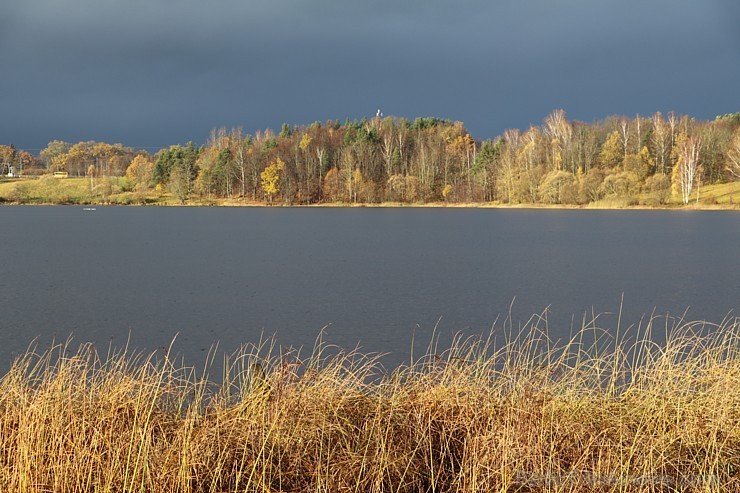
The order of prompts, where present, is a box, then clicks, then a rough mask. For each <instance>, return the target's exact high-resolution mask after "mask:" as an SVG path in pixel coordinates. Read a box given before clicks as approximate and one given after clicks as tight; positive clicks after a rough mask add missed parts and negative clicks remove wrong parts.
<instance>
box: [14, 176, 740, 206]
mask: <svg viewBox="0 0 740 493" xmlns="http://www.w3.org/2000/svg"><path fill="white" fill-rule="evenodd" d="M0 203H7V204H59V205H75V204H79V205H83V204H84V205H183V204H181V202H180V200H178V199H177V198H176V197H174V196H173V195H172V194H171V193H168V192H165V191H156V190H145V191H132V190H129V185H128V183H127V182H126V180H125V179H123V178H117V177H105V178H97V179H96V180H95V181H94V182H93V184H92V186H91V183H90V179H89V178H66V179H54V178H51V177H42V178H30V179H18V178H15V179H7V178H0ZM184 205H193V206H229V207H238V206H267V205H269V204H267V203H266V202H258V201H253V200H247V199H241V198H215V197H214V198H208V197H199V196H197V195H193V196H192V197H191V198H190V199H188V201H187V202H186V204H184ZM275 205H287V204H275ZM292 205H303V204H292ZM312 206H321V207H353V206H354V207H358V206H360V207H537V208H594V209H627V208H637V209H674V208H689V209H740V181H736V182H731V183H721V184H714V185H707V186H704V187H702V188H701V190H700V200H699V202H696V199H695V198H694V199H693V200H692V201H691V202H690V203H689V204H688V205H686V206H684V205H683V204H681V203H680V200H679V198H678V197H672V198H670V199H669V200H668V202H666V203H662V202H661V201H660V200H659V199H658V197H657V195H656V194H655V193H650V192H644V193H641V194H639V195H638V196H635V197H613V198H608V199H601V200H598V201H596V202H591V203H589V204H585V205H560V204H555V205H553V204H540V203H538V204H505V203H499V202H475V203H456V202H430V203H422V202H419V203H398V202H384V203H380V204H376V203H372V204H362V203H359V204H358V203H352V204H348V203H322V204H312Z"/></svg>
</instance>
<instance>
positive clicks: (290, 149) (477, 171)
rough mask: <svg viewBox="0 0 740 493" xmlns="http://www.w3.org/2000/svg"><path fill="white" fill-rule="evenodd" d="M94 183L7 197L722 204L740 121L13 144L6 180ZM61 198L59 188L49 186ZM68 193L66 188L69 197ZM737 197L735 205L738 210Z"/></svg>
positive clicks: (737, 167)
mask: <svg viewBox="0 0 740 493" xmlns="http://www.w3.org/2000/svg"><path fill="white" fill-rule="evenodd" d="M52 172H64V173H68V174H69V175H70V176H72V177H78V178H83V177H84V179H85V180H86V181H87V185H88V186H89V192H88V193H82V192H77V191H75V192H69V193H65V192H59V191H55V190H46V192H44V191H43V190H41V189H43V187H40V188H41V189H40V188H34V187H30V186H28V185H27V184H26V183H18V184H16V185H15V186H13V187H10V188H7V189H5V190H4V191H0V198H1V199H3V200H4V201H6V202H12V203H39V202H45V203H78V202H85V203H111V202H112V203H169V202H171V201H172V202H176V203H180V204H185V203H195V204H224V203H252V204H289V205H292V204H337V203H340V204H387V203H398V204H430V203H432V204H442V203H444V204H482V203H485V204H505V205H520V204H525V205H532V204H536V205H540V204H543V205H559V206H560V205H565V206H591V205H594V204H595V205H597V206H600V207H624V206H651V207H663V206H674V205H676V204H682V205H688V204H690V203H691V204H705V205H709V206H715V205H717V204H722V203H723V202H722V200H721V199H720V197H721V196H722V194H707V193H705V192H707V191H708V190H709V189H710V187H714V186H719V185H733V184H735V185H737V184H738V183H740V113H733V114H728V115H724V116H721V117H717V118H716V119H715V120H713V121H697V120H695V119H693V118H690V117H688V116H677V115H675V114H674V113H669V114H667V115H666V116H663V115H662V114H661V113H655V114H654V115H652V116H651V117H647V118H646V117H641V116H639V115H637V116H635V117H629V118H628V117H609V118H607V119H605V120H603V121H599V122H595V123H582V122H577V121H569V120H568V119H567V118H566V115H565V112H564V111H562V110H556V111H554V112H552V113H551V114H550V115H548V116H547V117H546V118H545V119H544V122H543V124H542V125H540V126H531V127H530V128H529V129H527V130H525V131H521V130H516V129H514V130H507V131H506V132H504V134H503V135H502V136H498V137H495V138H492V139H484V140H479V139H475V138H474V137H473V136H471V135H470V134H469V133H468V131H467V129H466V128H465V125H464V124H463V123H461V122H451V121H448V120H442V119H438V118H417V119H415V120H413V121H412V120H407V119H404V118H392V117H386V118H383V117H381V116H380V115H379V116H377V117H375V118H371V119H363V120H360V121H353V122H350V121H346V122H344V123H343V124H342V123H340V122H339V121H327V122H325V123H320V122H316V123H313V124H311V125H308V126H300V127H299V126H293V127H291V126H289V125H287V124H286V125H283V128H282V130H281V131H280V132H279V133H277V134H276V133H274V132H272V131H271V130H269V129H268V130H265V131H258V132H256V133H255V134H254V135H247V134H244V133H243V132H242V131H241V130H240V129H231V130H227V129H220V130H214V131H213V132H212V134H211V136H210V137H209V138H208V140H207V142H206V144H205V145H203V146H201V147H196V146H195V145H193V144H192V143H189V144H187V145H184V146H183V145H174V146H171V147H169V148H166V149H160V150H159V151H157V152H156V153H154V154H153V155H152V154H150V153H149V152H147V151H144V150H139V151H137V150H135V149H132V148H128V147H124V146H123V145H121V144H107V143H102V142H93V141H90V142H79V143H77V144H72V143H68V142H62V141H52V142H50V143H49V145H48V146H47V148H45V149H43V150H42V151H41V152H40V154H39V156H38V157H36V156H32V155H31V154H29V153H27V152H24V151H21V150H17V149H15V148H13V147H12V146H7V145H0V174H3V175H7V174H10V175H21V176H23V177H28V176H40V175H46V176H49V174H50V173H52ZM47 188H48V187H47ZM58 188H61V187H58ZM735 195H736V194H735V193H734V192H732V191H731V192H730V193H729V194H728V195H727V196H726V197H727V200H726V203H727V205H728V206H730V207H734V204H735V202H736V197H735Z"/></svg>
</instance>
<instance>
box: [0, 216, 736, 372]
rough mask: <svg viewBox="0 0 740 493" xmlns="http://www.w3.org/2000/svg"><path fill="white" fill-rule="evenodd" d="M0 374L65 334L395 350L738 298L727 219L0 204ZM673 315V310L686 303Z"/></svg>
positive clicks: (632, 318)
mask: <svg viewBox="0 0 740 493" xmlns="http://www.w3.org/2000/svg"><path fill="white" fill-rule="evenodd" d="M0 240H1V241H0V253H1V254H2V260H0V289H1V293H2V295H1V296H2V306H1V308H0V369H2V370H3V371H5V370H6V369H7V368H8V366H9V362H10V361H11V358H13V356H14V355H17V354H18V353H20V352H23V351H24V350H25V349H26V348H27V347H28V344H29V343H30V342H31V341H32V340H34V339H37V340H38V341H39V342H40V343H41V344H42V345H44V344H48V343H50V342H51V341H53V340H56V341H60V340H64V339H66V338H67V337H69V335H70V334H73V335H74V341H75V343H81V342H88V341H89V342H94V343H96V344H97V345H98V347H99V348H100V347H102V349H103V350H104V349H105V348H107V347H108V345H109V344H113V345H115V346H121V345H124V344H126V342H127V341H130V345H131V346H133V347H136V348H139V349H144V350H154V349H157V348H160V347H164V346H168V345H169V343H170V342H171V341H172V339H173V337H175V335H176V334H178V335H177V339H176V341H175V344H174V348H175V350H176V351H177V352H178V353H179V354H182V355H183V356H184V357H185V359H186V362H188V363H190V364H196V365H198V364H201V363H202V362H203V359H204V358H205V354H207V352H208V350H209V349H210V348H211V347H212V345H213V344H214V343H216V342H217V341H218V342H219V351H220V352H231V351H233V350H235V349H236V348H238V347H239V345H241V344H244V343H250V342H257V341H258V340H259V339H260V337H264V336H272V335H274V336H275V337H276V340H277V341H278V343H279V344H282V345H285V346H294V347H300V346H304V347H306V346H308V347H309V348H310V347H311V346H312V345H313V342H314V340H315V339H316V337H317V335H318V334H319V333H320V331H321V330H322V328H325V336H324V339H325V340H326V341H328V342H330V343H333V344H337V345H339V346H342V347H348V348H352V347H355V346H357V345H358V344H359V345H360V346H361V348H362V350H363V351H368V352H384V353H385V352H390V353H391V355H390V356H389V359H388V361H390V362H391V364H394V363H396V362H399V361H402V360H404V359H405V358H407V357H408V356H409V354H410V351H411V343H412V341H415V343H416V344H417V345H418V344H420V341H421V343H423V344H422V345H426V344H427V343H428V342H429V341H430V340H431V338H432V334H433V333H435V330H436V333H438V334H440V337H441V339H442V341H447V340H449V337H450V335H451V334H453V333H455V332H456V331H463V332H464V333H466V334H480V333H487V332H488V331H489V330H490V329H491V327H492V326H493V325H494V322H496V321H497V319H498V322H496V324H497V326H498V327H501V326H502V325H503V324H502V322H503V319H505V318H506V317H507V316H509V314H511V317H512V319H513V321H514V326H516V325H517V324H518V323H519V322H521V323H524V322H526V321H527V319H529V317H530V316H531V315H532V314H535V313H536V314H542V313H545V310H547V312H546V313H547V319H548V327H549V332H550V335H551V337H554V338H556V339H557V338H567V337H568V336H569V334H570V333H571V332H572V331H573V329H574V328H578V327H580V326H581V323H582V320H583V318H584V315H586V316H587V318H589V319H590V318H591V314H592V313H600V314H601V315H600V317H599V319H598V321H599V325H600V326H602V327H604V328H607V329H610V330H616V327H617V322H618V314H619V311H620V305H622V311H621V322H620V323H621V327H624V328H626V327H628V326H630V325H635V324H637V323H639V322H640V320H641V319H643V320H644V319H646V317H649V316H650V315H651V314H656V315H660V316H668V317H676V316H679V317H680V316H681V315H682V314H684V313H685V312H686V314H687V315H686V318H687V319H690V320H695V319H702V320H708V321H712V322H721V321H722V319H723V318H725V317H727V316H728V315H729V316H731V317H734V316H735V315H736V314H737V310H738V308H740V214H738V213H737V212H732V211H593V210H525V209H521V210H519V209H457V208H455V209H445V208H433V209H424V208H418V209H413V208H404V209H395V208H351V209H345V208H194V207H187V208H175V207H171V208H155V207H146V208H145V207H97V208H96V210H94V211H86V210H83V207H72V206H70V207H59V206H56V207H10V206H2V207H0ZM687 310H688V311H687Z"/></svg>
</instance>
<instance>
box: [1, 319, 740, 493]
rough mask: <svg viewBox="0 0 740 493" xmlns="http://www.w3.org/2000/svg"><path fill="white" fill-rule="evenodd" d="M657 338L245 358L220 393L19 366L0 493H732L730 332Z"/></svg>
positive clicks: (6, 400) (165, 379)
mask: <svg viewBox="0 0 740 493" xmlns="http://www.w3.org/2000/svg"><path fill="white" fill-rule="evenodd" d="M654 323H655V324H656V326H655V327H653V326H652V325H653V324H652V323H651V324H649V325H648V327H645V328H643V329H644V330H641V331H638V333H636V334H633V337H632V338H630V337H624V336H621V337H620V338H619V340H618V341H615V340H612V339H605V337H606V336H605V335H604V334H603V333H602V332H601V331H600V330H599V329H597V328H596V327H595V326H594V324H591V325H589V326H588V327H586V328H585V329H584V330H583V331H582V332H580V333H579V334H577V335H576V336H575V337H574V338H573V339H572V340H571V341H570V342H568V343H566V344H556V343H553V342H551V341H548V340H547V338H546V337H545V334H543V333H542V332H539V331H538V328H537V326H536V323H534V324H533V325H531V326H527V327H525V329H524V330H523V331H522V332H521V334H519V335H516V334H514V333H513V332H512V331H511V330H509V331H508V332H507V334H508V335H507V336H500V337H501V338H502V339H503V340H502V341H499V340H497V339H496V337H495V336H494V335H492V336H491V337H490V338H489V339H487V340H466V341H460V340H458V341H457V342H456V343H454V344H453V347H452V348H450V349H449V350H448V351H446V352H443V353H441V354H438V353H437V352H436V349H435V348H434V347H432V348H431V349H430V350H429V352H428V353H427V354H426V355H425V356H424V357H422V358H419V359H417V360H415V361H413V362H412V363H411V364H410V365H409V366H406V367H402V368H399V369H397V370H396V371H394V372H392V373H390V374H386V373H384V372H383V371H381V367H380V366H379V364H378V360H377V359H375V358H373V357H369V356H362V355H360V354H357V353H348V354H344V353H341V352H339V351H337V350H333V348H331V347H327V346H321V345H318V347H317V348H316V349H314V351H313V353H312V354H311V355H308V356H306V357H305V358H304V357H302V356H301V355H300V354H298V353H296V352H293V351H287V352H283V351H279V350H275V349H273V348H271V347H269V346H266V345H258V346H256V347H246V348H244V350H243V351H241V352H239V353H238V354H236V355H234V356H233V357H232V358H230V359H228V360H227V362H226V365H225V370H224V377H223V379H222V382H221V383H220V384H219V385H215V384H213V383H211V382H209V381H208V379H207V378H205V377H203V376H199V374H198V373H197V372H196V371H195V370H193V369H191V368H187V367H185V366H183V365H177V364H175V363H174V362H173V360H172V359H170V358H169V357H168V355H166V354H165V355H157V354H154V355H152V356H149V357H147V358H144V357H141V356H132V355H130V354H127V353H126V352H122V353H118V354H113V355H108V356H102V357H101V355H99V354H98V353H97V352H96V351H95V349H94V348H93V347H91V346H89V345H85V346H82V347H81V348H80V349H79V350H78V351H75V352H72V351H71V350H70V348H69V345H64V346H61V347H57V348H54V349H53V350H51V351H49V352H46V353H44V354H41V355H36V354H33V353H31V352H29V354H27V355H26V356H24V357H21V358H20V359H19V360H17V361H16V362H15V364H14V365H13V367H12V369H11V370H10V371H9V372H8V373H7V374H6V375H5V376H4V377H3V378H2V380H0V490H2V491H7V492H24V493H25V492H29V493H33V492H47V491H54V492H57V493H65V492H93V491H95V492H114V491H116V492H119V491H141V492H144V491H146V492H151V493H158V492H226V491H229V492H234V491H245V492H270V491H299V492H308V491H312V492H316V491H327V492H331V491H357V492H432V491H440V492H442V491H445V492H449V491H460V492H481V491H574V492H575V491H578V492H581V491H614V492H617V491H619V492H625V491H697V492H698V491H702V492H708V491H716V492H719V491H738V489H739V488H740V320H738V319H734V320H729V321H726V322H725V323H723V324H722V326H719V327H711V326H707V325H705V324H701V323H694V324H682V325H680V326H678V327H674V328H673V330H671V331H670V335H669V337H668V341H667V343H666V344H665V345H660V346H658V345H655V344H653V343H651V342H648V341H649V339H650V337H651V331H653V330H655V331H656V332H658V331H662V330H665V327H664V326H660V327H659V326H657V325H660V324H659V323H658V322H657V321H656V322H654ZM493 334H495V332H494V333H493ZM522 334H530V335H529V336H523V335H522ZM587 341H592V342H587ZM593 341H596V343H593Z"/></svg>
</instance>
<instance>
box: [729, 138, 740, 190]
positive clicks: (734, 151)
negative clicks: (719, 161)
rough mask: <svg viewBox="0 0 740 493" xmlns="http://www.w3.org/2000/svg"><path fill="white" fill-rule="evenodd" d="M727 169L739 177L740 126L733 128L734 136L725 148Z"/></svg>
mask: <svg viewBox="0 0 740 493" xmlns="http://www.w3.org/2000/svg"><path fill="white" fill-rule="evenodd" d="M726 169H727V171H729V172H730V174H732V175H733V176H734V177H735V178H740V128H738V129H737V130H735V136H734V137H733V138H732V142H731V143H730V146H729V148H728V150H727V168H726Z"/></svg>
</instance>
